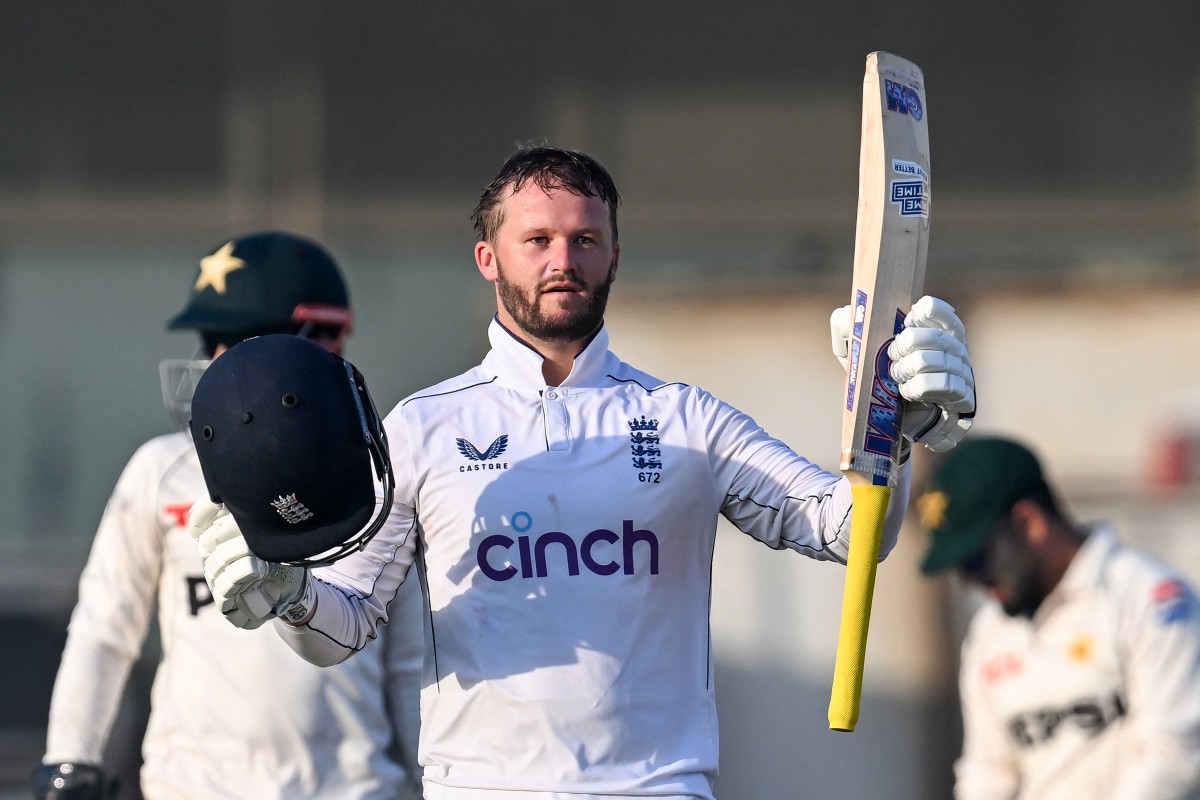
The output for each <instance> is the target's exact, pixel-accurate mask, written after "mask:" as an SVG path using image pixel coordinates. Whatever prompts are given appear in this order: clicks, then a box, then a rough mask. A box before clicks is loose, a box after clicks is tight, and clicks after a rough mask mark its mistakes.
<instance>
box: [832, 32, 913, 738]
mask: <svg viewBox="0 0 1200 800" xmlns="http://www.w3.org/2000/svg"><path fill="white" fill-rule="evenodd" d="M927 111H928V109H927V107H926V105H925V77H924V75H923V74H922V73H921V70H920V68H919V67H917V65H916V64H913V63H912V62H911V61H907V60H905V59H903V58H900V57H899V56H895V55H892V54H890V53H883V52H876V53H871V54H870V55H868V56H867V69H866V75H865V77H864V78H863V112H862V143H861V149H860V152H859V167H858V224H857V228H856V231H855V241H854V285H853V288H852V291H851V294H850V304H851V308H852V310H853V321H852V323H851V324H852V328H851V333H850V341H849V353H848V361H849V369H848V370H847V372H846V392H845V396H844V398H843V399H844V401H845V402H844V404H843V405H844V408H843V413H842V454H841V462H840V466H841V469H842V471H843V473H845V475H846V477H847V478H849V480H850V483H851V492H852V494H853V498H854V512H853V517H852V519H851V527H850V553H849V556H848V558H847V563H846V584H845V588H844V592H843V596H842V619H841V628H840V630H839V633H838V647H837V661H836V663H835V665H834V674H833V690H832V693H831V696H830V700H829V727H830V729H831V730H835V731H852V730H854V726H855V725H856V724H857V723H858V714H859V702H860V700H861V697H862V680H863V668H864V663H865V660H866V649H867V628H868V625H869V624H870V620H871V599H872V596H873V594H874V591H875V568H876V565H877V563H878V561H879V548H880V541H881V538H882V533H883V519H884V515H885V514H886V512H887V507H888V500H889V499H890V497H891V490H890V489H889V486H888V483H889V477H890V475H891V473H892V470H893V469H895V467H896V461H897V454H898V451H899V446H900V430H901V420H902V417H903V414H904V403H903V401H902V400H901V398H900V393H899V391H898V390H897V388H896V383H895V381H893V380H892V378H891V375H890V374H889V372H888V367H889V365H890V361H889V359H888V356H887V348H888V345H889V344H890V343H891V341H892V339H893V338H894V337H895V335H896V334H897V333H899V332H900V330H901V328H902V327H903V325H904V316H905V315H906V314H907V313H908V310H909V308H910V307H911V306H912V304H913V302H914V301H916V300H917V299H919V298H920V296H921V294H922V287H923V284H924V281H925V255H926V252H927V245H928V234H929V200H930V194H929V121H928V114H927Z"/></svg>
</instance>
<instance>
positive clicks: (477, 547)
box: [192, 147, 975, 800]
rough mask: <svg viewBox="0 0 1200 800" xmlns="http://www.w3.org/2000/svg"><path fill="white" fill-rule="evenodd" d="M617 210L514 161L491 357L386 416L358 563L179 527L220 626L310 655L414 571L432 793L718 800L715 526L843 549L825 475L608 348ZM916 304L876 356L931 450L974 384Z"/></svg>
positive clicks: (503, 185)
mask: <svg viewBox="0 0 1200 800" xmlns="http://www.w3.org/2000/svg"><path fill="white" fill-rule="evenodd" d="M618 202H619V198H618V195H617V190H616V188H615V186H614V185H613V183H612V179H611V178H610V177H609V175H608V173H607V172H606V171H605V170H604V169H603V167H601V166H600V164H598V163H597V162H596V161H595V160H594V159H593V158H591V157H590V156H588V155H586V154H583V153H578V152H573V151H564V150H559V149H555V148H549V147H531V148H522V149H521V150H519V151H518V152H517V153H516V154H514V155H513V156H512V157H510V158H509V159H508V161H507V162H506V163H505V164H504V166H503V167H502V168H501V170H500V172H499V174H498V175H497V176H496V178H495V179H494V180H493V181H492V183H491V184H490V185H489V186H488V187H487V189H486V190H485V191H484V193H483V195H482V198H481V200H480V203H479V205H478V207H477V208H476V211H475V214H474V219H475V222H476V228H477V230H478V232H479V238H480V241H479V243H478V244H477V245H476V247H475V260H476V264H477V266H478V268H479V270H480V272H481V273H482V274H483V276H484V277H485V278H486V279H487V280H489V281H491V282H493V283H494V284H495V285H496V297H497V313H496V317H495V319H494V320H493V321H492V323H491V327H490V330H489V338H490V341H491V345H492V349H491V351H490V352H489V353H488V354H487V356H486V358H484V360H483V363H482V364H480V365H479V366H478V367H476V368H474V369H472V370H470V371H468V372H467V373H465V374H463V375H460V376H459V377H456V378H452V379H450V380H448V381H445V382H443V383H441V384H438V385H436V386H433V387H431V388H429V389H427V390H425V391H422V392H418V393H416V394H414V395H412V396H410V397H409V398H407V399H406V400H404V401H403V402H401V403H400V404H399V405H398V406H397V407H396V408H395V409H394V410H393V411H392V412H391V414H390V415H388V417H387V420H386V429H387V434H388V440H389V442H390V446H391V453H392V461H393V463H394V465H395V473H396V491H395V500H394V503H393V504H392V506H391V511H390V516H389V518H388V521H387V524H386V525H385V526H384V528H383V530H382V531H381V532H380V533H379V534H378V535H377V536H375V538H374V539H373V540H372V541H371V542H370V543H369V544H368V545H367V546H366V548H365V550H364V551H363V552H361V553H357V554H355V555H352V556H349V557H347V558H345V559H343V560H341V561H339V562H337V563H336V564H334V565H332V566H329V567H324V568H320V569H314V570H311V572H310V571H295V570H290V569H280V568H278V567H277V566H275V565H272V564H268V563H264V562H262V561H260V560H258V559H256V558H253V557H250V556H249V555H248V551H247V550H246V548H245V547H244V540H243V539H242V537H241V534H240V532H239V530H238V527H237V524H236V522H235V521H234V520H233V518H232V516H230V515H229V514H228V513H227V512H225V511H224V510H223V509H222V508H220V507H219V506H215V505H213V504H212V503H207V504H198V505H197V507H196V509H195V511H194V512H193V516H192V525H193V534H194V535H195V536H196V537H197V541H198V545H199V547H200V551H201V553H202V555H204V556H205V557H206V563H205V574H206V577H207V578H208V579H209V582H210V584H211V585H212V587H213V593H214V596H215V597H216V598H217V600H218V603H219V604H220V605H221V607H222V608H223V609H224V610H225V612H226V616H227V617H228V618H229V619H230V620H231V621H232V622H234V624H241V625H247V624H250V625H252V624H257V623H258V622H259V621H260V620H261V619H263V618H269V617H275V616H281V615H286V616H287V618H288V623H287V624H285V623H284V622H283V621H282V620H280V621H279V622H278V623H277V625H276V627H277V629H278V630H280V632H281V634H282V635H283V636H284V637H285V638H286V639H287V641H288V643H289V644H291V646H292V647H293V648H294V649H295V650H296V651H297V652H298V653H300V654H301V655H302V656H304V658H306V659H308V660H310V661H313V662H315V663H319V664H334V663H338V662H340V661H342V660H344V659H346V658H348V657H350V656H352V655H354V654H355V653H356V652H357V651H359V650H361V649H363V648H368V649H369V646H371V645H370V640H371V638H372V637H374V636H375V635H377V634H378V632H379V631H380V629H381V626H382V625H384V623H387V622H389V614H388V612H387V604H388V602H389V601H390V600H391V598H392V596H393V595H394V594H395V593H396V592H397V591H398V590H399V588H400V586H401V582H402V581H403V580H404V579H405V576H406V575H407V574H410V568H411V571H412V572H415V573H416V574H417V575H419V576H420V579H421V580H422V581H423V582H424V583H425V585H426V589H427V594H428V602H429V608H428V613H429V618H428V619H427V628H428V631H429V634H430V638H429V645H430V646H429V647H428V648H427V650H426V659H425V670H426V676H425V687H424V690H423V693H422V698H421V706H422V731H421V745H420V762H421V764H422V766H423V768H424V771H423V777H424V791H425V797H426V798H428V800H470V799H479V798H489V799H490V800H496V799H497V798H528V799H529V800H534V799H536V800H550V799H551V798H564V799H567V798H569V799H570V800H588V799H589V798H590V799H593V800H597V799H598V798H606V800H612V798H622V797H656V798H677V799H678V798H712V797H713V788H712V787H713V780H714V778H715V776H716V774H717V719H716V705H715V701H714V696H713V682H712V669H713V664H712V648H711V641H710V635H709V602H710V594H711V574H712V568H713V564H712V559H713V546H714V538H715V532H716V522H717V515H718V514H723V515H725V516H726V517H727V518H728V519H730V520H731V521H732V522H733V523H734V524H735V525H737V526H738V527H739V528H740V529H741V530H743V531H745V532H746V533H748V534H750V535H751V536H754V537H755V538H757V539H759V540H760V541H762V542H764V543H765V544H767V545H768V546H770V547H773V548H776V549H784V548H787V549H792V550H795V551H797V552H800V553H802V554H804V555H807V556H810V557H813V558H817V559H822V560H830V561H839V562H841V561H843V559H844V558H845V556H846V552H847V536H848V531H849V517H850V513H851V508H850V491H849V487H848V484H847V482H846V481H845V479H843V478H842V477H840V476H838V475H834V474H831V473H829V472H826V471H825V470H823V469H821V468H819V467H817V466H816V465H814V464H812V463H810V462H809V461H807V460H805V459H804V458H802V457H800V456H799V455H797V454H796V453H794V452H793V451H792V450H791V449H789V448H788V447H787V446H786V445H785V444H783V443H782V442H780V441H778V440H776V439H774V438H772V437H771V436H769V435H768V434H767V433H766V432H765V431H764V430H763V429H762V428H761V427H759V426H758V425H757V424H756V423H755V422H754V421H753V420H752V419H751V418H750V417H749V416H747V415H745V414H743V413H741V412H740V411H738V410H736V409H734V408H732V407H731V406H729V405H727V404H725V403H723V402H722V401H720V400H718V399H717V398H715V397H713V396H712V395H710V394H708V393H707V392H705V391H703V390H702V389H699V388H696V387H693V386H688V385H686V384H682V383H670V382H664V381H662V380H659V379H658V378H655V377H652V376H650V375H647V374H646V373H644V372H641V371H639V370H637V369H635V368H634V367H632V366H630V365H628V364H625V363H623V362H622V361H621V360H620V359H619V358H618V357H617V356H616V355H615V354H614V353H612V352H611V351H610V350H609V349H608V333H607V332H606V331H605V329H604V326H603V315H604V308H605V303H606V300H607V297H608V292H609V286H610V285H611V283H612V281H613V279H614V278H615V276H616V272H617V265H618V258H619V255H620V246H619V244H618V240H617V224H616V215H617V205H618ZM920 306H921V309H923V311H921V312H919V313H915V314H914V315H913V316H912V320H913V321H914V322H915V323H916V324H920V325H925V326H928V327H930V328H934V329H935V330H936V331H938V333H937V334H935V335H931V336H929V337H927V338H922V340H921V341H922V344H920V345H914V338H913V337H911V336H909V335H906V333H902V334H901V335H900V336H899V337H897V344H896V348H895V352H894V355H895V356H896V357H897V359H899V360H900V362H901V363H902V364H904V365H905V368H906V369H907V370H908V371H909V372H910V377H911V379H910V380H905V381H902V382H901V383H900V386H901V390H902V392H903V393H904V395H905V396H906V397H907V398H908V399H909V400H910V401H911V402H913V403H919V404H922V405H921V406H920V407H919V408H918V413H915V414H913V415H912V416H914V417H922V416H923V417H924V420H925V421H928V420H929V419H930V417H931V416H936V417H938V419H939V423H938V424H935V425H932V426H931V427H932V432H931V433H930V434H929V435H928V436H927V438H926V439H923V441H925V442H927V443H930V442H931V443H935V444H937V445H938V446H942V447H946V446H949V445H951V444H953V440H954V439H955V438H956V437H958V436H960V435H961V433H962V432H963V431H964V430H965V427H966V426H964V425H957V424H956V422H957V421H958V419H959V416H960V414H968V413H970V412H972V411H973V410H974V400H975V394H974V380H973V377H972V373H971V367H970V363H969V360H966V358H965V355H964V357H963V358H951V357H947V352H948V351H958V350H960V349H962V347H963V343H962V342H960V341H959V340H957V339H956V338H955V337H954V336H953V335H952V334H951V333H949V332H947V331H950V330H955V329H957V326H958V325H959V324H960V323H959V322H958V319H957V317H956V316H955V315H954V313H953V309H951V308H950V307H949V306H947V305H946V304H944V303H941V302H940V301H935V300H932V299H928V300H925V301H922V303H921V304H920ZM943 328H945V330H943ZM836 340H837V332H836V326H835V350H836V349H837V341H836ZM964 352H965V351H964ZM913 376H915V377H913ZM925 427H930V426H928V425H927V426H925ZM264 468H266V465H264ZM908 472H909V470H908V469H907V468H905V469H903V470H901V477H900V479H899V486H898V487H897V488H896V491H894V492H893V495H892V496H893V500H892V506H891V508H890V510H889V520H888V526H887V532H886V538H885V544H884V549H885V552H886V550H887V549H890V548H891V547H892V546H893V545H894V543H895V540H896V536H897V533H898V530H899V526H900V522H901V519H902V517H903V516H904V512H905V508H906V504H907V489H908V480H909V479H908Z"/></svg>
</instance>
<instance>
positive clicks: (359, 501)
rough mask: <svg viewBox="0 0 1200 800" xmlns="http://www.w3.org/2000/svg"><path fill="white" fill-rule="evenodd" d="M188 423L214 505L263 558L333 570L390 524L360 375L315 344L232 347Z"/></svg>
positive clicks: (383, 462) (271, 340)
mask: <svg viewBox="0 0 1200 800" xmlns="http://www.w3.org/2000/svg"><path fill="white" fill-rule="evenodd" d="M190 425H191V433H192V440H193V441H194V442H195V445H196V452H197V454H198V455H199V457H200V468H201V471H202V472H203V474H204V482H205V485H206V486H207V488H208V493H209V496H210V497H211V499H212V501H213V502H214V503H223V504H224V505H225V507H226V508H228V509H229V513H230V514H231V515H232V516H233V518H234V519H235V520H236V521H237V523H238V527H239V528H240V529H241V532H242V535H243V536H245V538H246V543H247V545H248V546H249V548H250V550H251V552H253V553H254V554H255V555H256V556H258V557H259V558H262V559H264V560H266V561H271V562H275V563H280V564H291V565H294V566H306V567H311V566H320V565H323V564H330V563H332V562H334V561H336V560H337V559H339V558H342V557H344V556H346V555H349V554H350V553H352V552H354V551H355V550H360V549H362V548H363V547H365V546H366V544H367V542H369V541H370V540H371V538H372V537H373V536H374V535H375V534H376V533H377V532H378V531H379V529H380V528H381V527H382V526H383V523H384V520H386V518H387V514H388V511H389V510H390V508H391V504H392V496H393V492H394V487H395V481H394V478H393V475H392V466H391V460H390V456H389V454H388V444H387V436H386V434H385V433H384V430H383V423H382V421H381V420H380V417H379V412H378V411H377V410H376V408H375V404H374V402H373V401H372V400H371V395H370V393H369V392H368V391H367V385H366V381H365V380H364V379H363V376H362V373H360V372H359V371H358V370H357V369H356V368H355V367H354V365H353V364H351V363H350V362H349V361H346V360H345V359H343V358H341V357H340V356H338V355H336V354H334V353H331V352H329V351H327V350H325V349H324V348H323V347H321V346H320V345H317V344H315V343H313V342H310V341H308V340H307V339H304V338H301V337H299V336H292V335H287V334H271V335H265V336H256V337H253V338H250V339H246V340H244V341H242V342H240V343H239V344H236V345H234V346H233V347H231V348H230V349H229V350H228V351H226V352H225V353H224V354H222V355H221V356H219V357H218V358H216V359H214V360H213V362H212V364H211V365H210V366H209V367H208V369H207V370H205V372H204V374H203V376H202V377H201V378H200V380H199V382H198V383H197V384H196V393H195V396H194V397H193V398H192V419H191V423H190ZM372 469H373V470H374V476H372ZM377 481H378V484H379V488H378V494H379V496H381V497H382V498H383V499H382V504H379V505H378V507H377V501H376V494H377V485H376V483H377ZM373 515H374V519H372V516H373Z"/></svg>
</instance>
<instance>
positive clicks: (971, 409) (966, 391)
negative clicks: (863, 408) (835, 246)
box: [829, 295, 975, 453]
mask: <svg viewBox="0 0 1200 800" xmlns="http://www.w3.org/2000/svg"><path fill="white" fill-rule="evenodd" d="M852 321H853V314H852V310H851V308H850V306H848V305H846V306H842V307H841V308H838V309H835V310H834V312H833V313H832V314H831V315H830V316H829V337H830V344H831V345H832V348H833V355H834V356H835V357H836V358H837V360H838V362H839V363H840V364H841V365H842V369H849V362H848V360H847V356H848V354H849V348H850V327H851V324H852ZM888 357H889V358H891V360H892V366H891V375H892V378H893V380H895V381H896V384H897V388H898V389H899V391H900V396H901V397H903V398H904V399H906V400H908V401H909V402H908V406H907V408H906V409H905V413H904V430H903V435H904V438H905V440H906V442H905V445H907V444H910V443H912V442H920V443H921V444H924V445H925V446H926V447H928V448H929V449H930V450H932V451H934V452H935V453H941V452H944V451H946V450H949V449H951V448H952V447H954V445H956V444H958V442H959V441H960V440H961V439H962V438H963V437H964V436H965V435H966V434H967V431H968V430H970V428H971V422H972V421H973V417H974V414H975V373H974V371H973V369H972V367H971V358H970V355H969V354H968V353H967V338H966V333H965V331H964V329H963V324H962V320H960V319H959V318H958V315H957V314H955V313H954V308H953V306H951V305H950V304H949V303H946V302H944V301H942V300H938V299H937V298H936V297H929V296H928V295H927V296H925V297H922V298H921V299H920V300H918V301H917V302H916V303H914V304H913V307H912V309H911V310H910V311H909V312H908V316H907V317H905V319H904V330H903V331H901V332H900V334H899V335H897V336H896V338H895V340H894V341H893V342H892V344H891V345H890V346H889V347H888ZM904 449H905V452H907V448H904Z"/></svg>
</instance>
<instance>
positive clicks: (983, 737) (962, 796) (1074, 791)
mask: <svg viewBox="0 0 1200 800" xmlns="http://www.w3.org/2000/svg"><path fill="white" fill-rule="evenodd" d="M960 683H961V689H962V707H963V727H964V731H965V737H964V742H963V754H962V757H961V758H960V759H959V761H958V763H957V764H956V766H955V772H956V775H957V782H956V786H955V796H956V797H957V798H959V800H984V799H985V798H986V799H987V800H992V799H993V798H1018V797H1019V798H1025V799H1026V800H1078V799H1079V798H1106V799H1107V800H1150V799H1151V798H1153V800H1178V798H1185V797H1187V798H1191V797H1200V606H1198V605H1197V602H1196V597H1195V594H1194V593H1193V591H1192V590H1191V588H1189V587H1188V586H1187V584H1186V583H1185V582H1184V581H1183V580H1182V579H1181V578H1180V577H1179V576H1178V575H1177V574H1175V573H1174V572H1172V571H1170V570H1169V569H1167V568H1166V567H1165V566H1163V565H1162V564H1160V563H1159V562H1157V561H1155V560H1153V559H1151V558H1150V557H1149V556H1147V555H1145V554H1143V553H1141V552H1139V551H1137V550H1134V549H1131V548H1126V547H1122V546H1121V545H1120V544H1119V543H1118V542H1117V540H1116V538H1115V536H1114V535H1113V534H1112V533H1111V532H1110V531H1108V530H1107V529H1103V528H1098V529H1096V530H1094V531H1093V532H1092V533H1091V534H1090V535H1089V536H1088V538H1087V539H1086V540H1085V542H1084V545H1083V547H1082V548H1081V549H1080V551H1079V553H1078V554H1077V555H1076V557H1075V559H1074V561H1072V562H1071V566H1070V567H1069V568H1068V570H1067V572H1066V574H1065V575H1064V576H1063V579H1062V581H1060V583H1059V585H1058V586H1057V587H1055V589H1054V591H1053V592H1051V594H1050V596H1049V597H1047V598H1046V600H1045V601H1044V602H1043V604H1042V607H1041V608H1039V609H1038V611H1037V613H1036V614H1035V615H1034V617H1033V619H1032V620H1027V619H1024V618H1013V617H1008V616H1007V615H1005V613H1004V612H1003V611H1002V610H1001V609H1000V607H999V605H998V604H997V603H995V602H994V601H991V600H989V601H988V602H987V603H986V604H985V605H984V606H983V607H982V608H981V609H980V610H979V611H978V612H977V613H976V616H975V617H974V619H972V621H971V626H970V629H969V631H968V634H967V638H966V641H965V642H964V645H963V659H962V671H961V676H960Z"/></svg>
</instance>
